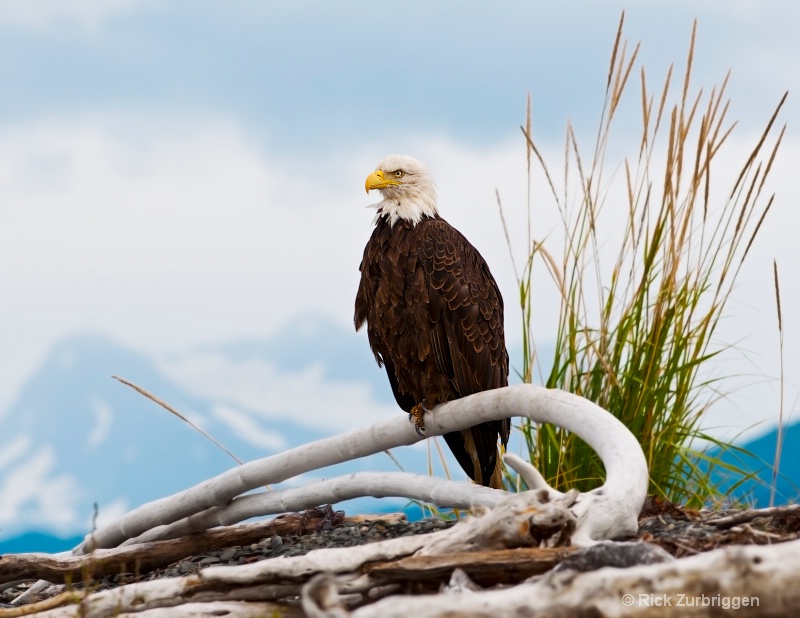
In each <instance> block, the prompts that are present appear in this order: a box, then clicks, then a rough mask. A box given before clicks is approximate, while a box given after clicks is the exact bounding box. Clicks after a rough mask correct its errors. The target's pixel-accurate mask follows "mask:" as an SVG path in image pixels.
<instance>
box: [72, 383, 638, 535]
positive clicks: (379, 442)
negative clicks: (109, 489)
mask: <svg viewBox="0 0 800 618" xmlns="http://www.w3.org/2000/svg"><path fill="white" fill-rule="evenodd" d="M509 416H526V417H528V418H530V419H531V420H533V421H535V422H537V423H552V424H555V425H557V426H559V427H562V428H564V429H567V430H569V431H571V432H573V433H575V434H576V435H578V436H579V437H580V438H582V439H583V440H584V441H585V442H586V443H587V444H589V446H591V447H592V448H593V449H594V450H595V451H596V452H597V454H598V455H599V456H600V459H601V460H602V461H603V464H604V466H605V469H606V482H605V484H604V485H603V486H602V487H600V488H598V489H596V490H594V491H592V492H588V493H587V494H584V495H582V496H580V497H579V499H578V501H577V502H576V504H575V506H574V512H575V513H576V515H577V516H578V529H577V530H576V534H575V539H576V541H578V542H582V543H590V542H592V541H593V540H598V539H607V538H613V537H615V536H619V535H626V534H631V533H633V532H635V530H636V528H637V521H636V517H637V514H638V512H639V510H640V508H641V506H642V504H643V503H644V499H645V496H646V492H647V484H648V473H647V464H646V461H645V458H644V454H643V453H642V450H641V447H640V446H639V444H638V442H637V441H636V439H635V438H634V437H633V435H632V434H631V433H630V432H629V431H628V430H627V428H625V426H624V425H623V424H622V423H621V422H620V421H618V420H617V419H616V418H614V417H613V416H612V415H611V414H610V413H608V412H607V411H605V410H603V409H602V408H600V407H598V406H596V405H595V404H593V403H592V402H590V401H588V400H586V399H583V398H582V397H578V396H576V395H572V394H570V393H566V392H564V391H558V390H552V389H545V388H542V387H537V386H532V385H528V384H524V385H518V386H509V387H506V388H502V389H496V390H491V391H484V392H482V393H477V394H475V395H470V396H469V397H464V398H462V399H458V400H456V401H452V402H449V403H446V404H441V405H439V406H437V407H436V408H434V410H433V411H431V412H430V413H428V414H427V415H426V417H425V424H426V430H427V435H428V436H437V435H442V434H444V433H448V432H451V431H458V430H461V429H464V428H466V427H471V426H473V425H477V424H479V423H482V422H486V421H492V420H499V419H503V418H506V417H509ZM420 439H421V438H420V437H419V436H418V435H417V433H416V432H415V430H414V427H413V425H412V424H411V423H409V422H408V420H407V418H406V417H405V416H404V415H398V416H397V418H393V419H388V420H385V421H381V422H379V423H376V424H375V425H372V426H371V427H368V428H365V429H359V430H355V431H351V432H349V433H346V434H343V435H339V436H334V437H331V438H325V439H323V440H319V441H317V442H312V443H310V444H305V445H303V446H300V447H297V448H294V449H291V450H289V451H286V452H284V453H280V454H278V455H273V456H272V457H267V458H265V459H260V460H257V461H253V462H249V463H247V464H244V465H242V466H239V467H237V468H234V469H232V470H229V471H228V472H225V473H223V474H221V475H219V476H217V477H215V478H213V479H210V480H208V481H205V482H203V483H200V484H198V485H196V486H194V487H192V488H191V489H187V490H185V491H183V492H180V493H178V494H175V495H173V496H170V497H167V498H162V499H160V500H156V501H154V502H151V503H149V504H145V505H143V506H141V507H139V508H137V509H135V510H133V511H131V512H130V513H128V514H127V515H125V516H124V517H122V518H121V519H119V520H117V521H116V522H115V523H114V524H112V525H110V526H108V527H106V528H104V529H101V530H98V531H97V532H96V533H94V534H93V535H90V536H89V537H87V539H86V540H85V541H84V543H83V544H82V545H81V546H80V548H79V550H80V551H86V550H87V549H88V548H89V547H91V545H92V543H93V544H94V545H95V546H96V547H116V546H118V545H119V544H121V543H123V542H124V541H126V540H128V539H131V538H135V537H137V536H139V535H141V534H143V533H144V532H146V531H147V530H150V529H151V528H154V527H156V526H159V525H168V524H171V523H173V522H175V521H178V520H180V519H183V518H185V517H188V516H190V515H193V514H195V513H200V512H201V511H204V510H206V509H209V508H211V507H216V506H222V505H225V504H227V503H228V502H230V501H231V500H233V499H234V498H235V497H236V496H239V495H241V494H243V493H245V492H247V491H250V490H251V489H255V488H257V487H260V486H263V485H266V484H274V483H279V482H282V481H284V480H286V479H288V478H291V477H293V476H296V475H298V474H302V473H304V472H308V471H310V470H315V469H318V468H321V467H325V466H329V465H333V464H336V463H340V462H343V461H348V460H350V459H356V458H359V457H364V456H366V455H371V454H373V453H377V452H380V451H383V450H386V449H389V448H394V447H396V446H399V445H408V444H413V443H415V442H417V441H419V440H420ZM590 512H591V517H590V516H589V514H590Z"/></svg>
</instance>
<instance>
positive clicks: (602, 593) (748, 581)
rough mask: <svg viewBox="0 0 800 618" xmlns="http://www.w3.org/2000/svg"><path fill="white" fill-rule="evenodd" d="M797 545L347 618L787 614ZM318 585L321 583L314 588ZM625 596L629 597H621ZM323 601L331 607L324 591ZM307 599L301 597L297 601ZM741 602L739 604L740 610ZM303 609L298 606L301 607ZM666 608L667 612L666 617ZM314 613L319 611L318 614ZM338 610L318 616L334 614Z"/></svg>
mask: <svg viewBox="0 0 800 618" xmlns="http://www.w3.org/2000/svg"><path fill="white" fill-rule="evenodd" d="M798 583H800V540H797V541H791V542H788V543H781V544H778V545H750V546H744V547H742V546H731V547H725V548H722V549H717V550H714V551H710V552H707V553H705V554H700V555H697V556H692V557H690V558H683V559H681V560H675V561H672V562H664V563H660V564H653V565H648V566H636V567H631V568H628V569H615V568H604V569H600V570H598V571H593V572H590V573H579V574H575V573H570V572H561V573H551V574H548V575H545V576H543V577H541V578H539V579H538V580H537V581H535V582H533V583H527V584H520V585H519V586H515V587H513V588H502V589H496V590H487V591H478V592H471V593H469V594H460V595H459V594H447V595H435V596H434V595H420V596H394V597H391V598H387V599H383V600H380V601H377V602H375V603H373V604H371V605H367V606H364V607H361V608H359V609H357V610H355V611H353V612H352V613H351V614H345V615H349V616H351V617H352V618H392V617H393V616H397V617H406V616H414V618H444V617H446V616H475V617H484V616H485V617H486V618H496V617H497V616H533V615H537V616H538V615H544V614H545V612H546V614H547V615H554V616H577V615H589V614H590V615H597V616H606V617H617V616H619V617H622V616H663V615H673V614H674V615H680V616H707V615H710V614H714V615H717V614H720V615H721V614H722V613H723V611H724V610H725V609H727V610H728V611H731V610H735V611H733V612H732V613H735V614H736V615H737V616H788V615H797V612H799V611H800V586H798ZM317 586H318V587H319V586H322V582H317ZM627 595H630V596H627ZM327 599H328V602H329V603H331V604H334V603H335V597H333V596H332V595H331V593H330V590H328V596H327ZM312 600H313V598H312V597H310V596H309V595H304V601H305V602H306V603H309V602H311V601H312ZM745 603H746V604H747V606H745ZM304 607H305V606H304ZM665 607H666V608H674V609H672V611H669V609H665ZM319 609H321V608H319ZM341 615H342V614H341V612H340V613H337V614H334V613H330V614H326V613H325V612H324V611H318V612H317V616H319V617H320V618H333V616H341Z"/></svg>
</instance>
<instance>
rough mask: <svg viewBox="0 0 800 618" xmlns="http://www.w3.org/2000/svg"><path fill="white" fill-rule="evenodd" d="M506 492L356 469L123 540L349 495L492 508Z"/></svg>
mask: <svg viewBox="0 0 800 618" xmlns="http://www.w3.org/2000/svg"><path fill="white" fill-rule="evenodd" d="M507 495H508V494H507V493H506V492H504V491H501V490H498V489H490V488H488V487H483V486H480V485H473V484H471V483H467V482H463V481H461V482H460V481H450V480H447V479H441V478H437V477H433V476H424V475H421V474H409V473H407V472H356V473H354V474H349V475H347V476H338V477H335V478H332V479H326V480H324V481H314V482H311V483H308V484H306V485H303V486H302V487H292V488H289V489H282V490H279V491H270V492H264V493H258V494H248V495H246V496H239V497H237V498H234V500H233V501H232V502H230V503H229V504H226V505H225V506H221V507H214V508H210V509H207V510H205V511H203V512H201V513H197V514H196V515H191V516H189V517H187V518H185V519H181V520H179V521H176V522H175V523H172V524H170V525H168V526H159V527H157V528H153V529H151V530H148V531H147V532H145V533H144V534H142V535H140V536H138V537H136V538H135V539H129V540H127V541H125V543H123V545H130V544H139V543H148V542H151V541H162V540H167V539H175V538H178V537H182V536H185V535H187V534H193V533H195V532H202V531H204V530H208V529H209V528H214V527H217V526H230V525H232V524H236V523H239V522H241V521H244V520H246V519H250V518H251V517H260V516H263V515H273V514H275V513H287V512H294V511H302V510H304V509H307V508H310V507H315V506H318V505H320V504H335V503H337V502H342V501H344V500H350V499H352V498H360V497H363V496H370V497H373V498H387V497H395V498H409V499H413V500H421V501H424V502H429V503H432V504H436V505H438V506H440V507H451V508H458V509H473V508H475V507H478V506H486V507H493V506H495V505H496V504H497V503H498V502H500V501H501V500H503V499H504V498H505V497H506V496H507Z"/></svg>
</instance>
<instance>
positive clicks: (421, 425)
mask: <svg viewBox="0 0 800 618" xmlns="http://www.w3.org/2000/svg"><path fill="white" fill-rule="evenodd" d="M425 412H427V410H426V409H425V406H423V405H422V404H421V403H418V404H417V405H415V406H414V407H413V408H411V412H409V413H408V420H410V421H413V423H414V428H415V429H416V430H417V433H418V434H419V435H421V436H424V435H425Z"/></svg>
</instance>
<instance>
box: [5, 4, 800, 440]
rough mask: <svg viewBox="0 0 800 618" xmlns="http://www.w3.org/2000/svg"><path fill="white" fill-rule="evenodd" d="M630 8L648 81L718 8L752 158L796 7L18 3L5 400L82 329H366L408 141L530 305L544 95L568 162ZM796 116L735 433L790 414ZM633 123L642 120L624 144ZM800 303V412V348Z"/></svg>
mask: <svg viewBox="0 0 800 618" xmlns="http://www.w3.org/2000/svg"><path fill="white" fill-rule="evenodd" d="M622 8H626V10H627V13H626V31H625V32H626V36H627V37H628V39H630V40H631V41H632V42H634V43H635V42H636V41H642V52H641V56H640V58H641V60H642V61H643V62H644V64H645V66H646V67H647V72H648V77H649V79H650V81H651V83H657V82H660V80H661V78H662V76H663V75H664V73H665V71H666V68H667V66H668V64H669V63H670V62H673V61H674V62H675V63H676V64H677V65H678V66H681V65H682V63H683V61H684V58H685V53H686V49H687V46H688V39H689V33H690V31H691V26H692V21H693V19H694V18H695V17H696V18H697V19H698V21H699V33H698V35H699V39H698V46H697V51H696V58H695V62H696V66H695V74H694V83H695V84H697V85H700V84H703V85H709V86H710V85H711V84H713V83H716V82H718V81H719V80H720V79H721V78H722V76H724V74H725V73H726V71H727V70H728V69H729V68H730V69H732V71H733V75H732V81H731V85H730V90H729V93H730V95H731V97H732V99H733V104H732V107H731V117H732V118H738V119H740V125H739V127H738V128H737V134H736V135H737V138H736V139H737V140H739V141H734V142H733V146H734V151H735V150H736V147H737V145H741V148H744V147H745V146H746V145H748V144H752V143H753V142H752V140H753V138H754V136H755V134H756V132H758V131H759V130H760V128H761V127H762V126H763V122H764V121H765V120H766V118H767V117H768V116H769V114H770V113H771V111H772V109H773V107H774V104H775V103H776V102H777V100H778V99H779V98H780V96H781V94H782V93H783V92H784V91H785V90H787V89H788V90H792V91H796V90H797V89H796V86H797V85H798V73H797V71H796V70H795V68H794V67H795V66H796V64H797V62H798V60H800V41H798V38H797V36H796V31H795V27H796V24H797V23H798V17H800V9H798V8H797V7H796V6H795V4H793V3H791V2H766V3H758V4H756V3H750V2H745V1H740V2H725V3H721V2H720V3H702V4H698V3H695V2H648V3H646V4H645V3H635V4H634V3H631V4H629V5H627V7H626V6H625V4H623V3H617V2H574V3H537V2H505V3H486V2H440V3H427V2H403V3H394V4H391V3H390V4H378V5H376V4H375V3H368V2H340V3H327V2H294V3H292V4H291V5H289V3H282V4H280V5H279V4H278V3H266V2H226V3H224V4H223V3H216V2H150V1H147V0H141V1H137V0H117V1H113V0H92V1H85V2H80V1H75V2H56V1H49V2H48V1H42V2H36V3H33V2H16V3H3V4H1V5H0V83H1V84H3V89H2V96H0V264H2V269H3V275H2V277H0V297H2V299H3V302H2V306H0V340H2V341H3V342H4V345H3V346H2V347H1V348H0V350H1V351H0V375H2V376H3V386H2V388H0V407H2V406H5V405H7V404H8V403H9V402H10V401H11V400H13V398H14V396H15V393H16V392H17V391H18V389H19V387H20V385H21V384H22V383H23V381H24V380H25V378H26V377H27V376H28V375H30V373H31V372H32V371H33V369H34V368H35V367H36V366H37V364H38V363H40V362H41V361H42V359H43V358H44V357H45V355H46V353H47V351H48V350H49V349H50V348H51V347H52V345H53V344H54V343H55V342H56V341H58V340H59V339H60V338H62V337H65V336H67V335H71V334H73V333H80V332H98V333H101V334H104V335H107V336H110V337H112V338H114V339H116V340H118V341H121V342H123V343H124V344H126V345H129V346H132V347H134V348H136V349H137V350H140V351H143V352H147V353H150V354H155V355H158V354H167V353H170V352H173V351H175V350H185V349H189V348H191V347H192V346H199V345H205V344H213V343H220V342H225V341H228V340H231V339H234V338H246V337H264V336H267V335H270V334H273V333H275V332H277V331H278V330H280V328H281V326H282V325H285V324H288V323H290V321H291V319H292V318H293V317H294V316H296V315H298V314H302V315H308V314H317V315H324V316H326V317H327V318H330V319H331V320H334V321H335V322H337V323H339V324H342V325H343V326H347V325H348V324H349V323H350V320H351V316H352V303H353V296H354V294H355V289H356V285H357V276H358V273H357V266H358V263H359V259H360V254H361V251H362V249H363V245H364V243H365V242H366V239H367V237H368V235H369V229H370V222H371V217H372V215H371V212H370V211H367V210H365V209H364V207H365V206H367V205H368V204H370V203H371V202H373V201H375V200H374V199H371V198H370V197H367V196H365V195H364V193H363V179H364V177H365V176H366V175H367V173H368V172H369V171H370V170H371V169H372V168H373V166H374V164H375V163H376V162H377V161H378V160H380V159H381V158H382V157H383V156H384V155H385V154H387V153H389V152H395V151H402V152H406V153H408V154H412V155H414V156H416V157H418V158H420V159H421V160H423V161H425V162H427V163H428V164H429V166H430V167H431V169H432V171H433V173H434V175H435V177H436V179H437V182H438V187H439V193H440V197H441V209H442V213H443V215H444V216H445V217H446V218H448V219H449V220H450V221H451V222H452V223H454V224H455V225H456V226H457V227H459V229H461V230H462V231H463V232H464V233H465V235H466V236H468V237H469V238H470V239H471V240H472V241H473V243H474V244H476V245H477V246H478V248H479V249H480V250H481V252H482V253H483V254H484V255H485V257H486V258H487V260H488V261H489V263H490V265H491V267H492V270H493V272H494V273H495V275H496V277H497V279H498V281H499V282H500V285H501V288H502V290H503V292H504V294H505V295H506V296H507V297H512V298H513V294H514V288H513V281H514V279H513V272H512V271H511V266H510V263H509V259H508V254H507V249H506V247H505V244H504V240H503V235H502V229H501V226H500V222H499V219H498V216H497V211H496V205H495V202H494V191H495V188H497V189H498V190H499V191H500V192H501V194H502V195H503V198H504V201H505V203H506V204H507V205H509V207H517V208H519V207H521V206H522V205H524V202H525V190H526V189H525V187H526V185H525V178H524V170H525V161H524V146H523V143H522V140H521V137H520V134H519V125H520V124H521V123H522V122H523V121H524V109H525V97H526V95H527V93H528V92H530V93H531V94H532V97H533V101H534V129H535V134H536V136H537V139H539V140H540V145H541V146H542V149H543V151H544V152H545V153H546V154H547V155H550V156H553V157H555V158H556V161H558V156H559V153H560V152H561V151H562V149H563V146H562V145H561V144H562V139H563V135H564V130H565V126H566V123H567V121H571V122H573V123H574V126H575V127H576V132H577V134H578V136H579V139H581V140H583V142H584V143H585V144H586V147H587V148H588V147H589V145H590V144H591V139H592V138H593V136H594V134H595V132H596V123H597V119H598V116H599V112H600V107H601V104H602V98H603V89H604V83H605V79H606V73H607V64H608V57H609V53H610V49H611V45H612V42H613V38H614V34H615V31H616V26H617V23H618V21H619V15H620V11H621V9H622ZM797 118H798V106H797V103H796V102H795V101H794V99H791V98H790V102H789V104H788V107H787V109H786V112H785V115H784V119H785V120H786V121H788V122H789V127H790V128H789V131H788V133H787V138H786V140H785V144H784V148H783V153H782V155H781V159H780V160H779V163H778V165H777V166H776V170H775V178H774V179H773V183H772V187H771V189H772V190H775V191H777V192H778V202H777V203H776V207H775V208H774V212H773V213H772V215H771V218H770V219H769V220H768V222H767V223H766V225H765V227H764V230H763V234H762V237H761V239H760V242H759V244H758V246H757V247H756V248H755V249H754V252H753V256H752V259H751V263H750V265H749V266H748V268H747V269H746V270H745V272H743V275H742V280H741V283H740V286H739V288H738V289H737V294H736V296H735V298H734V299H733V302H732V303H731V305H730V309H729V312H730V313H731V314H732V315H731V318H730V319H728V320H726V322H725V324H724V326H723V330H722V332H721V333H720V343H722V344H724V343H732V342H738V341H742V342H743V344H742V347H743V348H745V349H746V350H747V351H748V355H749V358H750V359H751V360H750V361H749V362H745V361H742V359H740V358H732V359H731V360H729V361H727V362H728V365H726V366H725V367H724V368H723V371H727V370H728V369H730V370H731V371H732V372H733V373H755V374H757V375H756V378H755V381H756V382H759V383H760V386H758V387H757V388H756V390H751V391H750V392H751V393H755V394H750V395H748V394H746V393H744V394H741V397H740V398H738V399H731V400H730V401H728V402H723V406H722V407H721V408H720V409H721V410H723V411H722V412H719V413H718V414H717V416H716V417H712V424H713V425H717V426H727V425H730V426H731V427H733V428H736V429H737V430H738V429H739V428H744V427H749V426H751V425H752V424H753V423H755V422H757V421H759V420H762V419H765V418H771V417H774V414H775V413H776V411H777V390H776V388H775V387H774V384H769V383H768V379H769V377H771V376H776V375H777V371H778V369H777V354H778V352H777V345H776V339H777V336H776V335H775V328H774V309H773V306H772V305H771V304H770V300H769V299H770V297H771V294H772V288H771V284H770V277H771V263H772V259H773V258H775V259H777V260H778V262H779V265H780V267H781V268H782V272H783V273H785V274H784V290H783V292H784V307H785V308H790V307H793V306H796V304H797V301H798V298H799V297H800V294H798V290H797V289H794V285H793V281H792V277H791V275H790V273H791V272H792V271H793V269H794V268H797V267H800V264H798V263H797V262H798V252H797V250H796V235H795V234H794V233H793V232H792V230H793V229H794V225H796V223H797V215H796V214H795V212H794V210H795V209H794V207H793V203H794V200H795V192H796V187H795V186H794V183H793V182H792V180H793V177H792V172H791V170H796V169H797V163H798V159H799V158H800V149H799V148H798V133H797V130H796V129H795V125H796V121H797ZM636 123H637V119H636V118H633V117H631V118H626V119H623V122H622V124H621V127H620V128H621V129H622V131H621V134H620V139H619V143H618V145H617V146H616V147H617V148H619V149H620V150H624V148H625V146H626V144H627V143H628V140H633V139H635V136H636V135H637V128H636V127H637V124H636ZM734 154H736V153H735V152H734ZM510 218H511V221H512V224H518V223H519V222H520V221H521V220H522V218H521V216H520V215H519V214H518V213H517V214H513V213H512V214H511V215H510ZM540 220H541V222H542V228H541V231H540V232H539V233H538V234H536V233H535V234H534V235H535V236H537V237H540V238H544V237H545V236H547V234H548V232H549V231H550V230H551V229H552V225H553V223H552V219H548V218H547V216H546V215H543V216H542V218H541V219H540ZM548 293H549V294H550V295H549V296H548ZM552 294H553V291H552V290H550V291H549V292H548V291H546V290H543V291H542V299H543V300H542V305H543V306H544V307H543V308H542V311H543V315H542V318H541V324H542V329H541V332H539V333H537V336H538V337H539V339H540V340H541V341H542V342H543V343H546V342H547V341H548V332H549V331H548V325H550V324H551V323H552V311H551V312H550V313H548V309H547V303H548V302H549V303H551V305H552V306H554V303H556V302H557V298H556V297H555V296H554V295H552ZM508 305H509V312H508V315H509V318H508V330H509V337H515V336H518V333H519V329H518V327H517V319H516V315H515V314H513V313H512V312H513V303H511V302H509V303H508ZM785 315H787V316H788V317H787V325H786V327H787V349H786V355H787V375H789V380H790V385H789V386H790V388H789V391H788V395H787V398H788V400H789V401H788V403H789V404H791V403H792V402H793V398H794V397H795V396H796V392H797V389H796V387H795V385H794V382H791V380H792V375H796V372H797V371H798V370H800V352H799V351H798V349H799V348H798V343H800V342H798V339H797V338H796V337H794V338H793V337H792V335H791V332H792V331H791V329H792V328H795V326H794V325H793V324H792V323H791V319H790V316H791V312H790V311H788V310H787V311H786V313H785ZM726 329H727V330H726ZM365 345H366V343H365ZM765 376H766V377H765ZM743 380H744V378H743ZM747 381H753V380H752V379H750V378H747ZM758 389H760V390H758ZM739 396H740V393H737V395H736V397H739ZM765 401H766V402H767V404H766V405H764V402H765ZM726 405H727V407H725V406H726Z"/></svg>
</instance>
